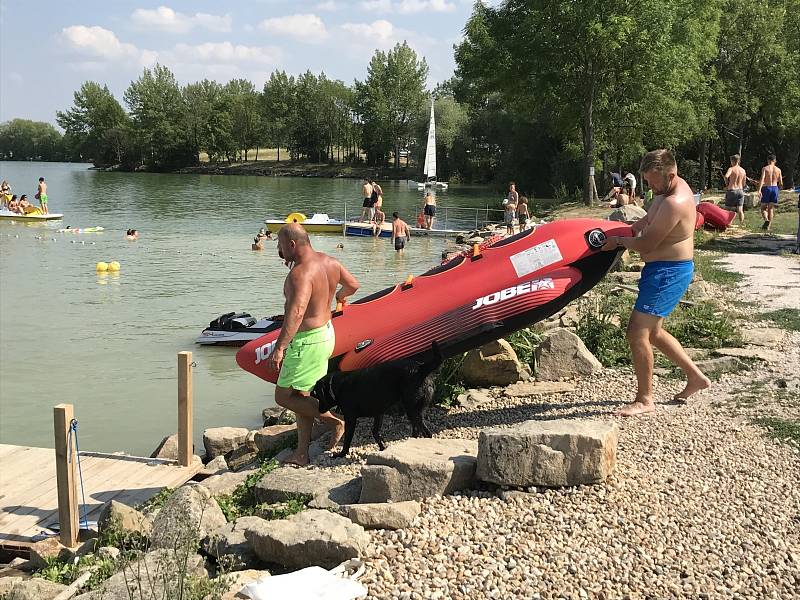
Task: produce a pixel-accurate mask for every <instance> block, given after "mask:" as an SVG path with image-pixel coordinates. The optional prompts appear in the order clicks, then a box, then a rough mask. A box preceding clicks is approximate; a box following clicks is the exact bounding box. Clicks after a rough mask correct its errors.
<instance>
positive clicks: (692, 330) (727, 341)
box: [664, 304, 742, 349]
mask: <svg viewBox="0 0 800 600" xmlns="http://www.w3.org/2000/svg"><path fill="white" fill-rule="evenodd" d="M664 329H666V330H667V331H668V332H669V333H671V334H672V335H673V336H675V338H677V340H678V341H679V342H680V343H681V344H682V345H683V346H685V347H687V348H710V349H716V348H723V347H730V346H741V345H742V336H741V333H740V332H739V329H738V327H737V326H736V324H735V323H734V321H733V319H732V318H731V316H730V315H727V314H725V313H723V312H721V311H718V310H716V309H715V308H714V307H713V306H712V305H711V304H696V305H694V306H689V307H684V306H679V307H678V308H677V309H676V310H675V312H673V313H672V315H670V318H669V319H667V320H666V321H665V322H664Z"/></svg>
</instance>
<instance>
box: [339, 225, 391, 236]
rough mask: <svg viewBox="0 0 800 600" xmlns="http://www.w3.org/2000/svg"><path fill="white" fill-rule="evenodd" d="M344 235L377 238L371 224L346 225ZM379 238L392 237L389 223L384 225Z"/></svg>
mask: <svg viewBox="0 0 800 600" xmlns="http://www.w3.org/2000/svg"><path fill="white" fill-rule="evenodd" d="M344 234H345V235H349V236H353V237H375V234H374V233H373V228H372V225H371V224H370V223H356V222H353V223H345V225H344ZM378 237H382V238H390V237H392V226H391V225H389V224H388V223H384V224H383V226H382V227H381V232H380V234H378Z"/></svg>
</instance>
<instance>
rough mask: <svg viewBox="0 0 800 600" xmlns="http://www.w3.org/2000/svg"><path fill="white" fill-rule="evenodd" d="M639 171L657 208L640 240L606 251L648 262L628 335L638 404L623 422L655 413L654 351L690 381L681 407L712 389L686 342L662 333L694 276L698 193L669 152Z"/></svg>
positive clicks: (619, 242)
mask: <svg viewBox="0 0 800 600" xmlns="http://www.w3.org/2000/svg"><path fill="white" fill-rule="evenodd" d="M639 171H640V172H641V173H642V176H643V177H644V179H645V181H647V184H648V185H649V186H650V188H652V190H653V192H654V194H655V198H654V200H653V204H652V206H651V207H650V209H649V210H648V211H647V215H645V216H644V217H643V218H641V219H640V220H638V221H637V222H636V223H634V224H633V225H632V227H631V229H632V230H633V234H634V236H636V237H618V236H610V237H609V238H608V240H607V242H606V244H605V246H603V250H617V249H618V248H629V249H631V250H635V251H636V252H639V254H641V255H642V260H644V262H645V267H644V269H643V270H642V276H641V279H640V280H639V296H638V297H637V299H636V304H635V305H634V309H633V312H632V313H631V317H630V321H629V322H628V331H627V337H628V343H629V344H630V347H631V354H632V356H633V368H634V371H635V372H636V381H637V391H636V398H635V399H634V400H633V402H631V403H630V404H629V405H627V406H626V407H624V408H623V409H622V410H620V411H619V413H618V414H619V415H621V416H631V415H638V414H642V413H647V412H651V411H653V410H655V402H654V398H653V346H655V347H656V348H658V349H659V350H660V351H661V352H662V353H663V354H664V355H665V356H666V357H667V358H668V359H669V360H671V361H672V362H673V363H675V364H676V365H677V366H678V367H680V369H681V371H683V373H684V375H686V380H687V381H686V387H685V388H684V389H683V390H682V391H681V392H679V393H678V394H677V395H676V396H675V397H674V400H675V401H683V402H685V401H686V400H687V399H688V398H689V397H690V396H692V395H693V394H695V393H696V392H699V391H700V390H704V389H706V388H707V387H709V386H710V385H711V381H710V380H709V379H708V377H706V376H705V375H704V374H703V373H702V372H701V371H700V369H698V368H697V365H695V364H694V362H693V361H692V359H691V358H690V357H689V355H688V354H686V351H685V350H684V349H683V347H682V346H681V344H680V342H679V341H678V340H676V339H675V338H674V337H673V336H672V335H670V334H669V333H667V331H665V330H664V328H663V327H662V326H663V324H664V319H665V318H666V317H667V316H669V314H670V313H671V312H672V311H673V310H674V309H675V307H676V306H677V305H678V302H680V299H681V297H682V296H683V295H684V293H686V290H687V289H688V288H689V284H690V283H691V281H692V276H693V274H694V224H695V219H696V210H695V204H694V193H693V192H692V188H690V187H689V184H687V183H686V182H685V181H684V180H683V179H681V178H680V177H678V167H677V165H676V163H675V157H674V156H673V155H672V153H671V152H669V151H668V150H653V151H652V152H648V153H647V154H646V155H645V156H644V158H643V159H642V164H641V166H640V168H639Z"/></svg>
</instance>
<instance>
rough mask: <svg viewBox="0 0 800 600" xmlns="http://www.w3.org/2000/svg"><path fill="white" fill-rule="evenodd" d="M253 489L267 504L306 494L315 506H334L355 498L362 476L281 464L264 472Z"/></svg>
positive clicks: (257, 497) (355, 500)
mask: <svg viewBox="0 0 800 600" xmlns="http://www.w3.org/2000/svg"><path fill="white" fill-rule="evenodd" d="M253 493H254V494H255V497H256V500H258V502H265V503H268V504H272V503H275V502H286V501H287V500H291V499H292V498H297V497H302V496H305V497H309V498H311V503H310V504H311V505H312V506H313V507H315V508H336V507H337V506H339V505H341V504H353V503H355V502H358V498H359V496H360V494H361V478H360V477H353V476H351V475H348V474H346V473H336V472H334V471H327V470H323V469H316V470H308V469H295V468H294V467H280V468H278V469H275V470H274V471H272V472H271V473H267V474H266V475H264V477H262V478H261V481H259V482H258V483H257V484H256V486H255V488H254V490H253Z"/></svg>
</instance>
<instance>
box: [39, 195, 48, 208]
mask: <svg viewBox="0 0 800 600" xmlns="http://www.w3.org/2000/svg"><path fill="white" fill-rule="evenodd" d="M39 204H41V205H42V206H44V205H46V204H47V194H39Z"/></svg>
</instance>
